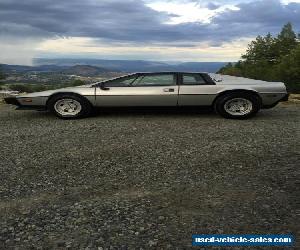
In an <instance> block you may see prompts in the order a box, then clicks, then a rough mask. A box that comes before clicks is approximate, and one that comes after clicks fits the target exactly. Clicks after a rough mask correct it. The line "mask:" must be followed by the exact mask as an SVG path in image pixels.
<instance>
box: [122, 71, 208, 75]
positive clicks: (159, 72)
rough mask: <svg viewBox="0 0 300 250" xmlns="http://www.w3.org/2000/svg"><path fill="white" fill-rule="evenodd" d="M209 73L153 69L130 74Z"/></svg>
mask: <svg viewBox="0 0 300 250" xmlns="http://www.w3.org/2000/svg"><path fill="white" fill-rule="evenodd" d="M178 73H180V74H207V72H194V71H193V72H191V71H153V72H134V73H130V74H128V75H135V74H178Z"/></svg>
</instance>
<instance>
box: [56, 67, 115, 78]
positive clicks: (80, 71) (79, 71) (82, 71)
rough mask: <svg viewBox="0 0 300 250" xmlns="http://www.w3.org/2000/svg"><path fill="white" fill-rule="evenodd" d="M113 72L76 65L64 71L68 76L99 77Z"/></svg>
mask: <svg viewBox="0 0 300 250" xmlns="http://www.w3.org/2000/svg"><path fill="white" fill-rule="evenodd" d="M111 71H112V70H108V69H105V68H101V67H96V66H90V65H75V66H71V67H69V68H67V69H65V70H63V71H62V73H65V74H68V75H80V76H97V75H101V74H103V73H107V72H111Z"/></svg>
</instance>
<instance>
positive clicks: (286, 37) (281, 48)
mask: <svg viewBox="0 0 300 250" xmlns="http://www.w3.org/2000/svg"><path fill="white" fill-rule="evenodd" d="M297 44H298V41H297V36H296V33H295V32H294V31H293V27H292V24H291V23H287V24H286V25H284V26H283V28H282V30H281V32H280V33H279V35H278V36H277V39H276V49H277V51H278V53H279V55H280V56H286V55H288V54H289V53H290V52H291V50H293V49H295V48H296V46H297Z"/></svg>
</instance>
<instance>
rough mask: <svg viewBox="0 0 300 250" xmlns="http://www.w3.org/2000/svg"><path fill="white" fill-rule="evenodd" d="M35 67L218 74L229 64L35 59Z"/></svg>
mask: <svg viewBox="0 0 300 250" xmlns="http://www.w3.org/2000/svg"><path fill="white" fill-rule="evenodd" d="M33 62H34V65H37V66H38V65H56V66H69V67H70V66H75V65H90V66H96V67H100V68H106V69H111V70H113V71H123V72H151V71H187V72H191V71H200V72H201V71H202V72H211V73H215V72H217V71H218V70H219V69H220V68H221V67H223V66H225V65H226V64H227V62H186V63H182V62H176V63H175V62H156V61H143V60H104V59H68V58H66V59H63V58H59V59H48V58H35V59H34V61H33Z"/></svg>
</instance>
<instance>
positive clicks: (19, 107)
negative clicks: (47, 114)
mask: <svg viewBox="0 0 300 250" xmlns="http://www.w3.org/2000/svg"><path fill="white" fill-rule="evenodd" d="M4 101H5V102H6V103H7V104H11V105H15V106H17V108H16V109H17V110H46V106H42V105H22V104H21V103H20V102H19V101H18V99H17V98H16V97H14V96H11V97H6V98H4Z"/></svg>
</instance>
